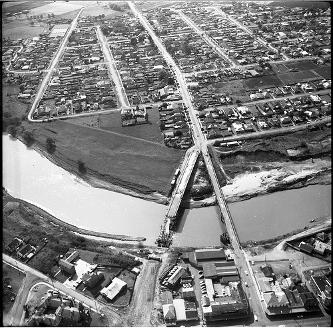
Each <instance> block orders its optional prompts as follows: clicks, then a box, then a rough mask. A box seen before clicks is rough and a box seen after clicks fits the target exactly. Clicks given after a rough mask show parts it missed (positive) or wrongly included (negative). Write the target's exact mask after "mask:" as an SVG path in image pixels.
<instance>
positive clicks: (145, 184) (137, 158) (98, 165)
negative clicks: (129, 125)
mask: <svg viewBox="0 0 333 328" xmlns="http://www.w3.org/2000/svg"><path fill="white" fill-rule="evenodd" d="M23 126H24V128H25V129H26V130H28V131H33V134H34V136H35V139H36V140H37V142H38V145H40V146H41V147H45V142H46V138H48V137H51V138H54V140H55V144H56V152H55V154H54V155H53V157H54V159H55V161H56V162H58V164H59V165H61V166H63V167H65V169H67V170H70V171H74V172H77V161H78V160H81V161H83V162H84V163H85V165H86V167H87V169H88V173H89V174H91V175H94V176H96V177H99V178H101V179H103V180H106V181H108V182H110V183H113V184H116V185H120V186H122V187H125V188H129V189H131V190H134V191H137V192H142V193H151V192H154V191H158V192H160V193H162V194H164V195H166V194H167V193H168V192H169V186H170V181H171V180H172V175H173V173H174V171H175V169H176V168H177V166H178V164H179V161H180V160H181V158H182V156H183V154H184V152H183V151H180V150H176V149H172V148H168V147H166V146H164V145H162V144H160V143H154V142H151V141H145V140H143V139H136V138H133V137H128V136H126V135H119V134H115V133H113V132H107V131H103V130H98V129H93V128H88V127H84V126H80V125H77V124H72V123H70V121H68V122H66V121H56V122H52V123H43V124H31V123H28V122H24V123H23Z"/></svg>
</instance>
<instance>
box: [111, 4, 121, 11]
mask: <svg viewBox="0 0 333 328" xmlns="http://www.w3.org/2000/svg"><path fill="white" fill-rule="evenodd" d="M109 8H110V9H112V10H115V11H125V8H124V6H120V5H117V4H115V3H109Z"/></svg>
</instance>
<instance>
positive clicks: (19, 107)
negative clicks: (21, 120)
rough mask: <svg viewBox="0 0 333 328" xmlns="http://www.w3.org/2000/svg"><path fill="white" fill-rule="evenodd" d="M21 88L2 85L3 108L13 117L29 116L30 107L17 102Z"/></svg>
mask: <svg viewBox="0 0 333 328" xmlns="http://www.w3.org/2000/svg"><path fill="white" fill-rule="evenodd" d="M18 94H19V88H18V87H16V86H13V85H8V84H4V83H3V85H2V96H3V97H2V106H3V109H2V110H3V112H9V113H11V116H17V117H21V116H22V115H25V114H27V112H28V110H29V106H28V105H27V104H24V103H22V102H20V101H18V100H17V95H18Z"/></svg>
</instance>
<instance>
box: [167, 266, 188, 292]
mask: <svg viewBox="0 0 333 328" xmlns="http://www.w3.org/2000/svg"><path fill="white" fill-rule="evenodd" d="M183 275H185V269H184V268H183V267H180V266H178V267H177V269H176V270H175V271H174V272H173V273H172V275H171V276H170V277H169V278H168V279H167V281H166V286H168V287H169V288H173V287H175V286H176V284H177V283H178V282H179V281H180V279H181V277H182V276H183Z"/></svg>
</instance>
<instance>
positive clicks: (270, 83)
mask: <svg viewBox="0 0 333 328" xmlns="http://www.w3.org/2000/svg"><path fill="white" fill-rule="evenodd" d="M281 85H282V83H281V81H280V80H279V78H278V77H277V76H276V75H267V76H261V77H252V78H249V79H246V80H244V87H246V88H247V89H248V90H253V89H261V88H271V87H279V86H281Z"/></svg>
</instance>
